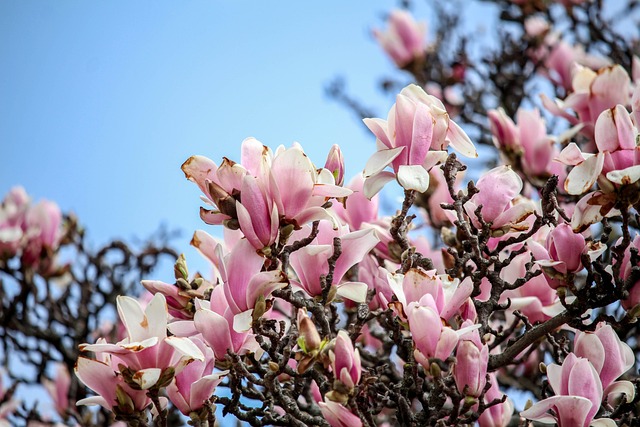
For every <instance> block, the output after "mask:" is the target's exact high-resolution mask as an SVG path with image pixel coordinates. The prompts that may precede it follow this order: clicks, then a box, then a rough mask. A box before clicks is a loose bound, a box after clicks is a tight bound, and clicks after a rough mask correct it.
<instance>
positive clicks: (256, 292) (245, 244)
mask: <svg viewBox="0 0 640 427" xmlns="http://www.w3.org/2000/svg"><path fill="white" fill-rule="evenodd" d="M263 264H264V258H263V257H262V256H260V255H258V254H257V253H256V251H255V250H254V247H253V246H252V245H251V243H250V242H249V241H248V240H241V241H239V242H238V243H237V244H236V246H235V247H234V248H233V250H232V251H231V253H230V254H228V255H227V256H226V257H225V259H224V265H223V269H222V271H221V274H222V277H223V279H224V283H223V284H222V286H223V289H224V294H225V297H226V301H227V303H228V304H229V308H230V309H231V312H232V313H234V314H235V315H239V314H243V318H244V320H245V321H249V323H248V324H245V326H244V328H245V329H249V327H250V325H251V323H250V320H251V315H252V312H253V309H254V307H255V305H256V303H257V302H258V300H260V299H264V298H268V297H269V296H270V295H271V293H272V292H273V291H274V290H276V289H280V288H282V287H284V286H285V285H286V283H285V279H286V277H285V276H284V273H283V272H282V271H280V270H273V271H261V270H262V266H263ZM236 326H238V324H237V325H236Z"/></svg>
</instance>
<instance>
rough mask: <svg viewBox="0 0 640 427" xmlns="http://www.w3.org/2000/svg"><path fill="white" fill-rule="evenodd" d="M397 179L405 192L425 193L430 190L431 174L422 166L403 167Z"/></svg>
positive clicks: (399, 169)
mask: <svg viewBox="0 0 640 427" xmlns="http://www.w3.org/2000/svg"><path fill="white" fill-rule="evenodd" d="M396 178H397V179H398V182H399V183H400V185H402V187H403V188H404V189H405V190H416V191H418V192H420V193H424V192H425V191H427V188H429V172H427V171H426V169H425V168H423V167H422V165H411V166H409V165H402V166H400V167H399V168H398V175H397V177H396Z"/></svg>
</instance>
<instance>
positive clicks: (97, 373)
mask: <svg viewBox="0 0 640 427" xmlns="http://www.w3.org/2000/svg"><path fill="white" fill-rule="evenodd" d="M97 356H98V357H100V356H102V357H101V359H102V360H95V359H89V358H86V357H83V356H80V357H79V358H78V361H77V362H76V367H75V373H76V376H77V377H78V379H79V380H80V381H81V382H82V383H83V384H84V385H86V386H87V387H89V388H90V389H91V390H93V391H95V392H96V393H97V394H98V395H97V396H91V397H87V398H84V399H81V400H79V401H78V402H77V403H76V405H100V406H102V407H103V408H105V409H108V410H110V411H112V410H113V409H114V408H115V407H122V408H121V409H130V410H132V411H133V410H137V411H142V410H144V409H145V408H146V407H147V406H149V405H150V404H151V399H150V398H149V397H148V396H147V391H146V390H144V389H142V390H134V389H133V388H131V387H130V386H129V385H128V384H127V383H126V382H125V380H124V379H123V377H122V375H121V374H120V372H119V370H118V367H117V366H115V365H114V363H115V362H116V361H115V360H114V358H112V357H111V355H109V354H104V355H103V354H102V353H100V352H98V353H97Z"/></svg>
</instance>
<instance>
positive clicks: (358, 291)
mask: <svg viewBox="0 0 640 427" xmlns="http://www.w3.org/2000/svg"><path fill="white" fill-rule="evenodd" d="M367 290H368V286H367V284H366V283H362V282H345V283H342V284H341V285H337V286H336V294H338V295H340V296H341V297H342V298H346V299H348V300H351V301H354V302H359V303H363V302H365V301H366V300H367Z"/></svg>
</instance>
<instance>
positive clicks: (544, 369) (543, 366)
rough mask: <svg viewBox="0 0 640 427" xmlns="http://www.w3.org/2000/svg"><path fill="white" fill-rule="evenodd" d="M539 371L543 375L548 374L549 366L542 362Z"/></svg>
mask: <svg viewBox="0 0 640 427" xmlns="http://www.w3.org/2000/svg"><path fill="white" fill-rule="evenodd" d="M538 369H539V370H540V372H542V373H543V374H546V373H547V365H545V364H544V362H540V364H538Z"/></svg>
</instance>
